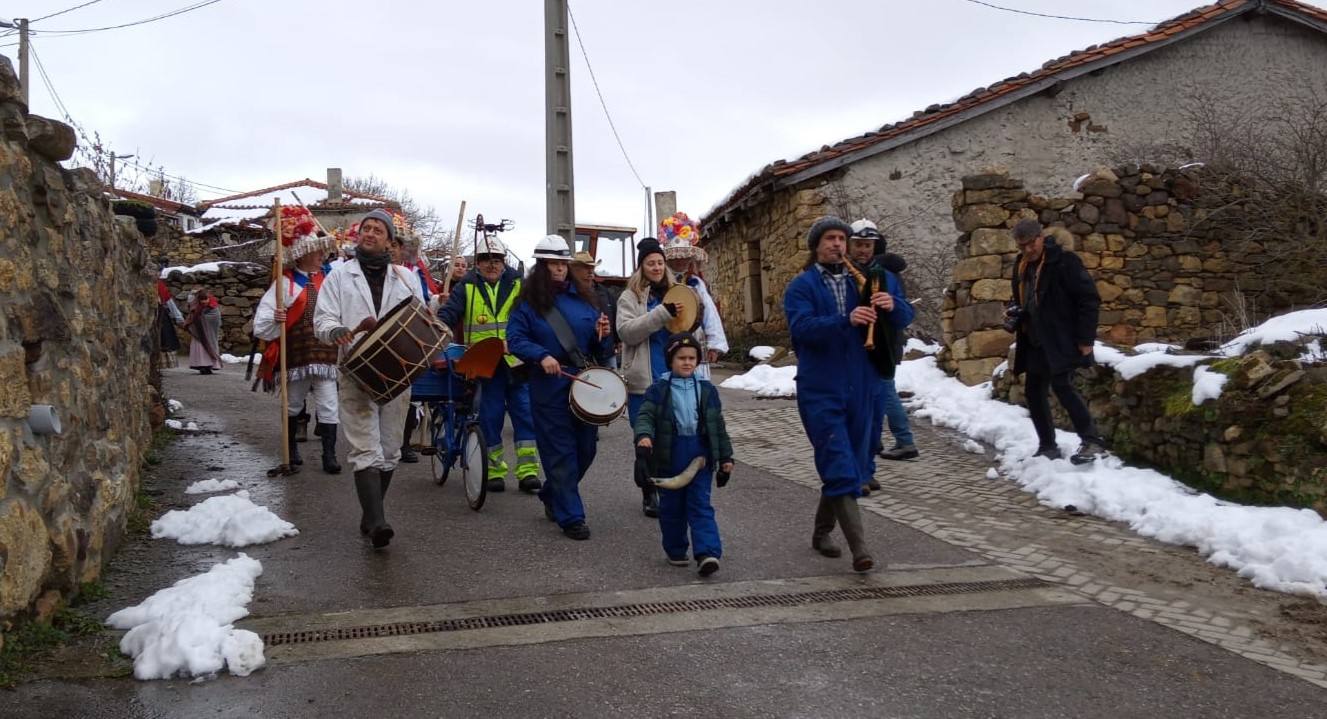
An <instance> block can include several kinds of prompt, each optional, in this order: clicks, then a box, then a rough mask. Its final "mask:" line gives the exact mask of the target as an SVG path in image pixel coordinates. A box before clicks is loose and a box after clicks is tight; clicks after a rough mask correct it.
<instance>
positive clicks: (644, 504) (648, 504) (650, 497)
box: [640, 487, 659, 517]
mask: <svg viewBox="0 0 1327 719" xmlns="http://www.w3.org/2000/svg"><path fill="white" fill-rule="evenodd" d="M640 492H641V499H640V511H641V512H643V513H644V514H645V516H647V517H658V516H659V491H658V490H656V489H655V488H654V487H646V488H644V489H642V490H641V491H640Z"/></svg>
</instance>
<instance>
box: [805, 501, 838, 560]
mask: <svg viewBox="0 0 1327 719" xmlns="http://www.w3.org/2000/svg"><path fill="white" fill-rule="evenodd" d="M836 524H838V522H837V520H835V519H834V505H833V503H832V501H831V500H830V499H829V498H828V497H823V496H822V497H821V498H820V503H819V504H817V505H816V526H815V530H814V531H813V532H812V533H811V548H812V549H814V550H816V551H817V552H820V553H821V554H823V555H825V556H826V557H841V556H843V550H842V549H839V546H838V545H837V544H835V543H834V542H833V540H831V539H830V538H829V533H830V532H833V531H834V526H835V525H836Z"/></svg>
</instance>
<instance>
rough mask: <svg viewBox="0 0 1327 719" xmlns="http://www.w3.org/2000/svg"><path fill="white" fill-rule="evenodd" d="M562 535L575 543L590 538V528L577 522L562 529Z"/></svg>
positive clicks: (583, 523)
mask: <svg viewBox="0 0 1327 719" xmlns="http://www.w3.org/2000/svg"><path fill="white" fill-rule="evenodd" d="M562 533H563V534H565V535H567V536H568V537H571V538H572V539H575V540H577V541H581V540H585V539H589V538H590V527H589V526H588V525H586V524H585V522H577V523H575V524H573V525H571V526H569V527H563V528H562Z"/></svg>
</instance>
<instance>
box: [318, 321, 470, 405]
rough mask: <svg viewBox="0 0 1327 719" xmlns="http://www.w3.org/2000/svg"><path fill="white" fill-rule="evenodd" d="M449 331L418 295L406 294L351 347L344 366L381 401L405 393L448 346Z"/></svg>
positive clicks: (383, 401)
mask: <svg viewBox="0 0 1327 719" xmlns="http://www.w3.org/2000/svg"><path fill="white" fill-rule="evenodd" d="M449 334H450V332H448V331H447V329H446V328H445V327H443V326H442V325H440V324H438V322H437V321H436V320H434V319H433V317H432V316H430V315H429V313H428V308H427V307H425V306H424V303H423V302H420V301H419V299H418V298H416V297H407V298H406V299H404V300H402V301H401V302H400V303H398V304H397V305H396V306H395V307H393V308H392V309H391V310H389V311H388V312H387V314H385V315H383V317H382V319H381V320H378V326H377V327H375V328H374V329H373V331H372V332H370V333H368V334H367V335H365V336H363V337H361V338H360V339H359V340H358V341H357V342H355V344H354V345H353V346H352V347H351V350H350V353H349V354H348V355H346V358H345V360H344V361H343V362H342V363H341V369H342V370H343V371H345V373H346V374H348V375H350V378H351V379H353V380H355V382H356V383H358V384H359V386H360V387H361V388H362V389H363V390H364V391H365V392H367V393H368V394H369V396H370V397H372V398H373V401H374V402H377V403H378V404H387V403H388V402H391V401H392V400H394V399H396V398H397V397H398V396H400V395H401V394H402V393H404V392H408V391H410V385H411V383H412V382H414V381H415V379H416V378H417V377H419V375H420V374H422V373H423V372H424V370H425V369H427V368H428V366H429V360H430V359H431V358H432V357H433V356H434V355H436V354H437V353H438V352H440V351H442V348H443V347H445V346H446V345H447V339H448V335H449Z"/></svg>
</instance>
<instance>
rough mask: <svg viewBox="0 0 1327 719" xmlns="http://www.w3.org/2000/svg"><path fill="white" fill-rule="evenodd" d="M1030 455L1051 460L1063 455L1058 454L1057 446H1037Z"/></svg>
mask: <svg viewBox="0 0 1327 719" xmlns="http://www.w3.org/2000/svg"><path fill="white" fill-rule="evenodd" d="M1032 456H1033V457H1045V458H1046V459H1052V460H1054V459H1060V458H1062V457H1064V455H1062V454H1060V448H1059V447H1038V448H1037V451H1036V453H1034V454H1033V455H1032Z"/></svg>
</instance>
